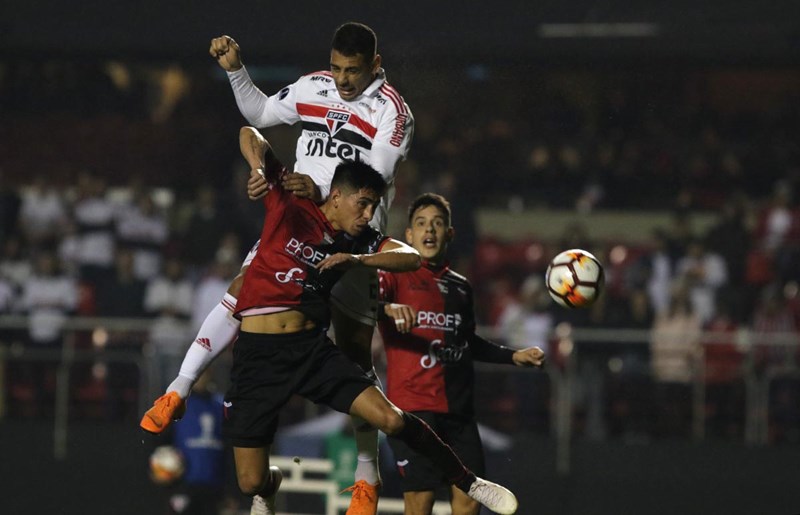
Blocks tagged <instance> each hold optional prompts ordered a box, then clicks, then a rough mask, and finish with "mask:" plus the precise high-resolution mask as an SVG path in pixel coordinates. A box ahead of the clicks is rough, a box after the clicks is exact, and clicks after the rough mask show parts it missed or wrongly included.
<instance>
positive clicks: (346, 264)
mask: <svg viewBox="0 0 800 515" xmlns="http://www.w3.org/2000/svg"><path fill="white" fill-rule="evenodd" d="M360 264H361V260H360V259H358V256H357V255H354V254H347V253H344V252H340V253H338V254H333V255H331V256H328V257H326V258H325V259H323V260H322V261H320V262H319V263H317V264H316V266H315V267H314V268H316V269H317V270H319V271H320V272H324V271H325V270H330V269H331V268H338V269H340V270H347V269H349V268H353V267H355V266H358V265H360Z"/></svg>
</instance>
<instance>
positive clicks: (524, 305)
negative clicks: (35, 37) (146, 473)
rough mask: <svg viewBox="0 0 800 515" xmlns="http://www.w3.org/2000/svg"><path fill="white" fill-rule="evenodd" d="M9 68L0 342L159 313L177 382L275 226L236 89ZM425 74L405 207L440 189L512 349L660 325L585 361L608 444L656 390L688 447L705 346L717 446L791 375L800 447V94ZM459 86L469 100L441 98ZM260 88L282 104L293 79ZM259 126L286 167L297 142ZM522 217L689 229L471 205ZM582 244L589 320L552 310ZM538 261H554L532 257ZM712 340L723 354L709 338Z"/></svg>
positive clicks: (117, 71) (582, 76) (155, 333)
mask: <svg viewBox="0 0 800 515" xmlns="http://www.w3.org/2000/svg"><path fill="white" fill-rule="evenodd" d="M254 69H255V67H254ZM310 69H313V68H310ZM0 70H2V73H0V112H2V113H4V114H3V117H2V121H0V139H1V140H2V141H3V144H2V145H0V315H4V314H24V315H26V316H28V317H29V321H30V325H29V327H30V329H29V331H27V332H25V333H24V334H23V333H20V332H18V331H16V332H15V331H11V330H7V329H0V331H1V332H0V341H3V342H4V343H8V342H10V341H16V340H19V341H20V342H22V343H23V344H24V345H32V346H40V348H58V347H59V345H60V344H61V341H62V336H63V335H62V332H61V327H62V325H63V323H64V321H65V319H66V318H67V317H70V316H102V317H133V318H138V317H150V318H152V319H154V320H155V321H156V323H155V324H154V325H153V329H152V330H151V334H150V335H149V341H150V342H151V343H153V347H154V348H156V349H157V351H158V352H159V353H160V354H161V355H162V357H163V360H162V363H163V364H164V371H163V374H164V377H165V378H166V377H169V376H170V374H172V373H174V371H175V369H176V368H177V363H179V361H178V362H176V361H175V360H176V359H177V360H179V359H180V357H181V356H182V354H183V350H184V349H185V346H186V345H187V344H188V338H190V337H191V334H194V330H195V329H196V327H190V329H189V330H188V333H187V330H186V329H185V328H184V322H185V321H193V322H194V323H195V324H197V323H199V322H201V321H202V319H203V317H204V316H205V314H206V313H207V312H208V311H209V309H210V307H211V306H213V305H214V304H215V303H216V302H218V301H219V299H220V298H221V297H222V294H223V293H224V291H225V288H226V286H227V284H228V281H229V280H230V278H231V277H233V276H234V275H235V274H236V272H237V270H238V267H239V264H240V262H241V259H242V257H243V256H244V254H245V252H246V247H247V246H248V245H249V244H250V243H252V241H254V240H255V239H256V238H257V234H258V230H259V227H260V224H261V219H262V215H261V213H260V206H258V204H257V203H252V202H250V201H248V200H247V196H246V191H245V185H244V181H245V180H246V172H247V170H246V168H245V167H244V163H241V164H239V161H240V159H239V158H237V153H238V148H237V146H236V144H235V139H234V138H235V135H236V133H237V130H238V127H239V125H241V124H242V121H241V120H240V119H239V118H238V113H236V112H235V110H234V109H231V107H230V104H231V98H230V92H229V90H228V85H227V83H226V82H225V81H224V80H219V78H218V77H217V78H214V77H212V76H209V70H208V69H207V68H204V67H195V68H192V67H183V68H182V67H179V66H174V65H173V66H167V65H165V66H160V67H152V66H151V67H143V66H138V65H135V64H130V63H120V62H109V63H94V64H92V63H90V64H81V65H78V64H75V63H71V62H28V61H20V62H6V63H3V64H0ZM267 72H268V71H265V72H264V74H265V75H268V73H267ZM424 73H425V77H426V79H425V81H421V80H419V79H420V77H418V76H416V75H415V73H414V72H413V71H412V70H408V69H406V70H403V77H402V83H406V84H414V85H415V87H414V88H412V87H402V89H403V91H405V92H407V97H408V100H409V103H410V104H412V105H413V106H414V114H415V117H416V127H417V129H416V135H415V140H414V142H413V145H412V150H411V155H410V158H409V161H408V162H406V163H404V164H403V165H402V168H401V171H400V173H399V175H398V183H397V187H398V198H397V199H396V200H395V205H400V206H402V205H405V204H407V200H408V199H411V198H413V197H414V196H416V195H417V194H419V193H421V192H424V191H437V192H441V193H443V194H444V195H446V196H447V197H448V198H450V200H451V201H452V203H453V211H454V220H453V226H454V227H455V228H456V230H457V231H458V238H457V239H456V241H455V242H454V244H453V246H452V248H451V252H452V253H453V254H455V256H454V262H455V263H457V269H458V268H461V269H462V270H463V271H464V272H467V273H468V274H469V275H470V277H472V278H473V282H474V284H475V286H476V290H477V291H478V292H479V293H480V294H476V301H477V302H478V305H477V306H476V312H477V314H478V315H479V317H480V318H481V322H482V323H483V324H485V325H488V326H494V327H495V328H496V330H497V331H498V332H499V334H500V335H501V336H502V337H504V338H505V339H506V340H507V341H508V342H509V343H511V344H512V345H517V346H520V347H521V346H522V345H526V346H527V345H539V346H541V347H542V348H547V347H548V345H549V343H551V338H550V335H551V334H552V331H553V329H554V328H555V327H556V326H557V325H558V324H559V323H561V322H565V321H566V322H570V323H572V324H573V325H575V326H578V327H592V328H639V329H652V330H653V332H652V336H651V338H650V339H649V340H647V341H645V342H642V343H644V345H642V344H640V345H622V344H619V345H617V344H614V345H612V344H607V343H605V344H602V345H601V344H598V345H591V346H589V345H587V347H586V351H585V353H584V354H585V356H587V360H586V363H589V364H591V363H600V364H602V366H601V369H602V372H601V374H602V375H603V376H604V377H605V379H604V382H603V384H605V388H606V390H607V391H608V392H609V393H608V395H607V399H606V400H605V402H606V403H607V404H606V405H605V407H604V408H603V409H604V410H605V411H606V412H607V417H608V420H609V426H608V430H609V431H611V432H612V433H614V432H616V433H620V434H622V433H627V432H636V431H639V430H642V431H645V432H648V431H650V429H651V428H649V427H647V428H645V427H644V425H646V424H648V418H649V415H650V411H648V410H650V409H651V407H648V406H647V405H648V404H651V400H652V399H653V397H648V396H644V397H641V396H640V398H639V402H638V403H637V400H636V399H637V397H636V391H637V388H638V386H637V385H639V381H642V379H640V377H645V376H646V377H652V379H653V384H654V386H653V392H654V393H653V394H654V395H658V396H660V398H661V399H662V400H663V402H661V403H660V404H662V405H664V406H672V407H671V408H669V409H667V410H662V411H661V413H662V414H663V417H662V418H663V419H662V420H660V422H659V423H658V424H657V425H656V427H658V428H659V431H664V432H670V431H671V432H673V433H675V432H678V433H681V432H683V433H685V432H687V431H688V417H689V414H688V411H687V410H688V403H686V402H685V400H686V388H687V385H688V384H689V383H690V382H691V380H692V377H693V373H694V372H693V368H692V367H693V366H694V365H693V363H695V361H694V357H695V356H696V355H697V354H698V353H699V352H701V351H702V354H703V356H704V358H705V359H704V363H705V370H704V376H705V381H706V383H707V388H708V392H709V400H710V401H711V402H712V405H710V407H709V410H710V411H709V413H710V416H711V417H712V419H713V420H715V421H717V422H718V423H719V427H717V428H716V431H717V432H718V433H719V434H721V435H726V434H729V433H734V434H740V433H741V431H742V423H743V422H742V420H741V417H742V413H743V408H742V406H743V404H744V393H743V392H744V387H743V381H744V379H743V378H744V372H745V371H746V370H750V371H751V372H752V373H753V374H755V375H756V376H766V375H769V374H772V373H776V374H784V375H782V376H781V377H782V379H779V380H776V381H774V382H773V383H772V387H771V388H772V390H771V401H770V402H771V404H772V409H771V412H772V413H773V417H774V421H775V425H774V434H773V435H772V436H773V439H775V440H781V439H788V440H792V441H797V440H800V423H798V422H800V410H798V408H797V406H798V401H800V399H798V393H797V392H798V388H797V386H798V385H797V382H796V379H794V376H793V375H792V374H793V373H794V370H795V369H796V368H797V364H798V361H797V358H798V349H800V347H798V341H797V339H796V336H797V335H798V331H799V330H800V296H799V294H798V291H799V289H800V288H799V287H798V283H799V282H800V209H798V205H797V195H798V193H800V189H799V188H800V152H799V151H798V146H797V141H798V139H800V138H799V137H800V110H798V106H799V105H800V103H798V102H797V96H798V94H800V88H798V87H797V84H796V81H795V80H794V78H793V77H792V76H790V75H789V74H786V73H782V72H780V71H774V72H772V73H769V74H762V76H766V77H767V79H766V80H763V81H761V82H757V81H754V79H753V76H752V74H751V73H750V72H749V71H748V70H733V71H720V70H680V71H675V72H670V71H667V70H663V69H662V70H650V69H646V70H642V71H640V72H636V73H634V72H627V73H617V72H614V71H613V70H603V69H597V70H593V71H582V72H577V71H571V70H561V69H544V70H543V69H534V68H524V69H523V68H520V69H515V70H514V73H510V72H508V71H502V70H492V69H489V68H484V67H478V66H476V67H471V68H466V69H456V70H451V69H446V70H425V71H424ZM448 75H450V76H452V75H455V76H458V77H459V80H461V81H471V82H473V83H474V84H473V85H474V86H476V87H463V88H449V89H448V86H447V85H446V84H447V80H446V79H445V77H446V76H448ZM254 76H255V77H257V72H254ZM521 78H524V79H525V80H520V79H521ZM256 82H259V80H258V78H256ZM263 82H264V83H262V84H260V85H261V86H262V88H263V89H264V90H265V91H270V92H271V91H272V89H270V88H273V89H274V87H277V86H278V85H279V84H282V79H273V80H266V81H263ZM402 83H401V86H402ZM445 93H446V94H445ZM43 127H46V128H47V130H46V131H45V130H43V129H42V128H43ZM266 134H267V136H268V137H269V138H270V139H271V141H272V142H273V145H274V146H275V148H276V150H277V151H278V153H279V154H281V153H283V154H284V155H289V156H290V155H291V152H292V150H293V149H292V147H291V145H290V144H288V143H287V144H284V142H290V141H291V135H290V134H288V131H287V130H285V129H283V130H270V131H267V132H266ZM285 160H286V161H287V162H289V161H290V159H285ZM521 207H538V208H559V209H564V208H567V209H574V210H575V211H576V212H591V211H593V210H601V209H604V210H627V211H628V212H629V213H630V216H631V217H636V216H637V213H638V212H641V211H645V210H668V211H670V212H671V213H673V216H672V224H671V225H670V226H666V227H652V228H651V233H652V238H651V240H650V241H647V242H642V241H598V240H596V239H594V238H592V235H590V234H586V233H585V232H584V231H582V230H581V227H580V226H575V227H573V228H571V229H570V231H569V232H568V233H567V234H564V236H563V238H562V239H560V240H557V241H543V240H537V239H535V238H533V239H531V240H526V241H498V240H497V239H496V238H493V237H492V234H483V233H482V234H478V231H477V229H476V225H475V219H474V210H475V209H478V208H487V209H519V208H521ZM696 213H705V214H708V213H713V215H714V217H715V218H716V222H715V223H714V224H713V225H712V226H711V228H710V230H707V231H703V232H698V231H697V230H695V229H694V228H693V225H692V221H693V217H694V216H695V214H696ZM533 231H534V233H535V228H533ZM571 247H580V248H586V249H589V250H592V251H594V252H596V254H597V255H598V257H600V258H601V261H603V262H604V263H606V273H607V283H608V288H607V291H606V293H605V295H604V296H603V297H601V300H600V301H599V302H598V303H597V304H596V305H595V306H594V307H593V308H592V309H590V310H587V311H581V312H573V311H567V310H563V309H557V308H555V307H554V305H553V303H552V302H550V301H549V298H548V296H547V292H546V290H545V288H544V283H543V272H544V269H545V267H546V264H547V260H548V259H549V257H551V256H552V255H554V254H555V253H556V252H557V251H559V250H563V249H564V248H571ZM531 248H537V249H540V251H538V252H536V253H534V254H535V255H536V256H537V257H536V258H535V259H529V257H530V255H531V253H530V252H528V251H529V250H530V249H531ZM623 249H624V252H621V250H623ZM745 328H746V329H748V330H749V331H750V333H751V334H752V335H753V340H752V341H755V342H757V343H765V342H769V341H770V339H769V338H762V339H759V338H758V336H757V335H769V334H771V333H779V334H781V335H794V337H792V338H789V339H786V340H780V341H782V342H784V343H785V344H781V345H766V344H764V345H758V344H754V345H752V346H750V347H743V345H742V342H741V341H740V339H737V335H739V334H740V333H741V330H742V329H745ZM703 331H710V332H712V333H714V334H718V335H721V336H719V340H721V341H718V342H715V343H714V344H703V342H704V340H702V339H701V335H702V334H703ZM676 332H677V333H678V334H681V335H682V336H681V338H680V339H679V340H676V339H675V338H672V337H670V335H672V334H675V333H676ZM745 348H748V349H749V348H752V349H756V350H755V351H753V352H750V351H746V352H745V351H744V350H743V349H745ZM587 366H588V365H587ZM748 367H749V368H748ZM774 371H778V372H774ZM40 373H41V370H40V369H39V368H37V367H33V368H31V369H30V370H25V371H22V372H21V373H19V374H10V375H9V377H8V379H7V381H17V384H11V385H10V387H9V389H8V391H9V392H10V393H11V395H12V397H13V396H14V395H18V397H19V398H20V399H23V398H25V396H26V395H36V393H35V392H34V393H30V390H25V389H24V388H21V387H19V386H20V385H23V384H24V383H25V382H26V381H27V382H29V383H31V384H38V385H43V384H47V379H43V378H42V377H41V376H40V375H37V374H40ZM526 381H538V379H537V380H534V379H526ZM648 381H649V379H648ZM51 386H52V385H51ZM507 389H508V392H506V393H508V396H509V398H510V399H511V400H510V401H509V403H507V404H503V403H499V404H497V403H496V404H495V405H498V406H501V408H498V409H500V410H502V409H506V413H505V414H506V415H508V414H511V413H517V414H518V415H516V416H504V417H502V418H498V420H503V421H505V422H504V424H506V425H507V426H509V427H508V428H509V429H516V428H519V427H523V426H524V427H534V428H539V427H541V428H543V430H545V431H546V430H547V426H548V424H549V419H548V417H549V415H548V408H547V406H546V404H547V400H546V398H545V399H542V398H539V399H538V400H534V401H533V404H532V405H535V406H541V409H540V410H537V409H530V410H520V409H517V408H518V407H519V405H520V403H522V402H526V401H524V399H526V398H527V397H525V396H530V395H538V396H541V395H542V394H540V393H535V394H532V393H531V392H530V390H531V387H530V383H525V384H514V383H513V382H509V384H508V385H507ZM26 392H27V393H26ZM495 393H497V392H495ZM514 399H516V400H514ZM673 405H674V406H673ZM502 406H505V408H502ZM670 410H671V411H670ZM634 412H636V413H638V416H631V413H634ZM714 417H716V418H714ZM588 418H589V417H587V422H586V423H587V424H589V422H588ZM537 424H538V425H537ZM673 426H674V427H673ZM587 430H588V429H587ZM650 432H652V431H650Z"/></svg>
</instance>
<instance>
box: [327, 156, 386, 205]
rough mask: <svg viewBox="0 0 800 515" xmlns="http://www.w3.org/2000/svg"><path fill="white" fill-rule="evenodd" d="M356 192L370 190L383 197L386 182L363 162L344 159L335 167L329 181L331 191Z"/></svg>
mask: <svg viewBox="0 0 800 515" xmlns="http://www.w3.org/2000/svg"><path fill="white" fill-rule="evenodd" d="M333 188H339V189H341V190H353V191H358V190H360V189H362V188H363V189H367V190H372V191H374V192H375V193H377V194H378V195H381V196H383V194H384V193H385V192H386V181H385V180H384V179H383V176H382V175H381V174H380V173H378V171H377V170H375V169H374V168H373V167H371V166H370V165H368V164H367V163H365V162H363V161H353V160H350V159H346V160H344V161H342V162H341V163H339V164H338V165H337V166H336V170H335V171H334V172H333V179H331V189H333Z"/></svg>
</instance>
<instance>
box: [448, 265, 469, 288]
mask: <svg viewBox="0 0 800 515" xmlns="http://www.w3.org/2000/svg"><path fill="white" fill-rule="evenodd" d="M444 278H445V279H447V280H448V281H450V282H452V283H453V284H455V285H457V286H461V287H463V288H467V289H470V290H471V289H472V285H470V283H469V279H467V278H466V276H464V275H461V274H459V273H458V272H456V271H454V270H453V269H452V268H448V269H447V272H446V273H445V274H444Z"/></svg>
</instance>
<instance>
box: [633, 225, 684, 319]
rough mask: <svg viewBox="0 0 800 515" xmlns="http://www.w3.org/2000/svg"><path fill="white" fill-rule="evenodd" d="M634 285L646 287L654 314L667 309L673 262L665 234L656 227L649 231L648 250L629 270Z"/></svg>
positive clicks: (661, 312) (664, 311)
mask: <svg viewBox="0 0 800 515" xmlns="http://www.w3.org/2000/svg"><path fill="white" fill-rule="evenodd" d="M631 273H632V275H634V277H635V279H634V280H633V283H634V285H633V286H634V287H636V288H641V287H644V288H646V291H647V297H648V299H649V303H650V306H652V309H653V312H654V313H655V314H656V315H660V314H663V313H666V312H667V311H668V310H669V302H670V296H671V288H672V281H673V274H674V264H673V262H672V259H671V258H670V255H669V252H668V241H667V234H666V233H665V232H664V230H663V229H660V228H656V229H654V230H653V232H652V233H651V240H650V250H649V251H648V252H647V253H646V254H644V255H643V256H642V257H640V258H639V261H638V262H637V263H636V265H635V266H634V269H633V271H632V272H631Z"/></svg>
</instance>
